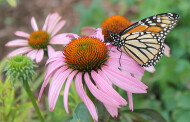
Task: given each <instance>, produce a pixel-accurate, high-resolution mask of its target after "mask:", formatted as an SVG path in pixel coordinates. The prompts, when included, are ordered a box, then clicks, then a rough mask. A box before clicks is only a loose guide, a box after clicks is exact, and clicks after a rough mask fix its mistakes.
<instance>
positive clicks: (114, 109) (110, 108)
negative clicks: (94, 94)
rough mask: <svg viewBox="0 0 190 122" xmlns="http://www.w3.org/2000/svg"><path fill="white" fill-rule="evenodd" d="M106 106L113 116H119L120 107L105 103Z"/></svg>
mask: <svg viewBox="0 0 190 122" xmlns="http://www.w3.org/2000/svg"><path fill="white" fill-rule="evenodd" d="M104 106H105V108H106V109H107V111H108V112H109V113H110V115H111V116H112V117H117V116H118V108H117V107H113V106H110V105H106V104H104Z"/></svg>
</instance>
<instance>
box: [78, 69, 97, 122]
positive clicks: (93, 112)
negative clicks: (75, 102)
mask: <svg viewBox="0 0 190 122" xmlns="http://www.w3.org/2000/svg"><path fill="white" fill-rule="evenodd" d="M75 87H76V91H77V93H78V95H79V96H80V98H81V99H82V100H83V102H84V104H85V105H86V107H87V108H88V110H89V112H90V114H91V116H92V118H93V119H94V120H95V121H98V115H97V113H96V108H95V106H94V104H93V102H92V101H91V100H90V99H89V98H88V96H87V95H86V93H85V91H84V88H83V84H82V73H81V72H79V73H78V74H77V76H76V79H75Z"/></svg>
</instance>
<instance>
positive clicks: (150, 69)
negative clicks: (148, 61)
mask: <svg viewBox="0 0 190 122" xmlns="http://www.w3.org/2000/svg"><path fill="white" fill-rule="evenodd" d="M144 69H145V70H147V71H149V72H155V68H154V66H150V67H144Z"/></svg>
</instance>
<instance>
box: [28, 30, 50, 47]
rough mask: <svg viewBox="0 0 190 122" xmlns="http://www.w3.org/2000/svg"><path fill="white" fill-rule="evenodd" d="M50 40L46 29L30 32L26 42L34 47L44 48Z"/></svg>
mask: <svg viewBox="0 0 190 122" xmlns="http://www.w3.org/2000/svg"><path fill="white" fill-rule="evenodd" d="M49 40H50V36H49V34H48V33H47V32H46V31H42V30H39V31H35V32H33V33H31V34H30V38H29V39H28V44H29V45H30V46H31V47H32V48H34V49H41V48H46V47H47V45H48V43H49Z"/></svg>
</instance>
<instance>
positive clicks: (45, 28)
mask: <svg viewBox="0 0 190 122" xmlns="http://www.w3.org/2000/svg"><path fill="white" fill-rule="evenodd" d="M50 16H51V14H49V15H48V16H47V17H46V20H45V23H44V26H43V28H42V30H44V31H47V25H48V22H49V17H50Z"/></svg>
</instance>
